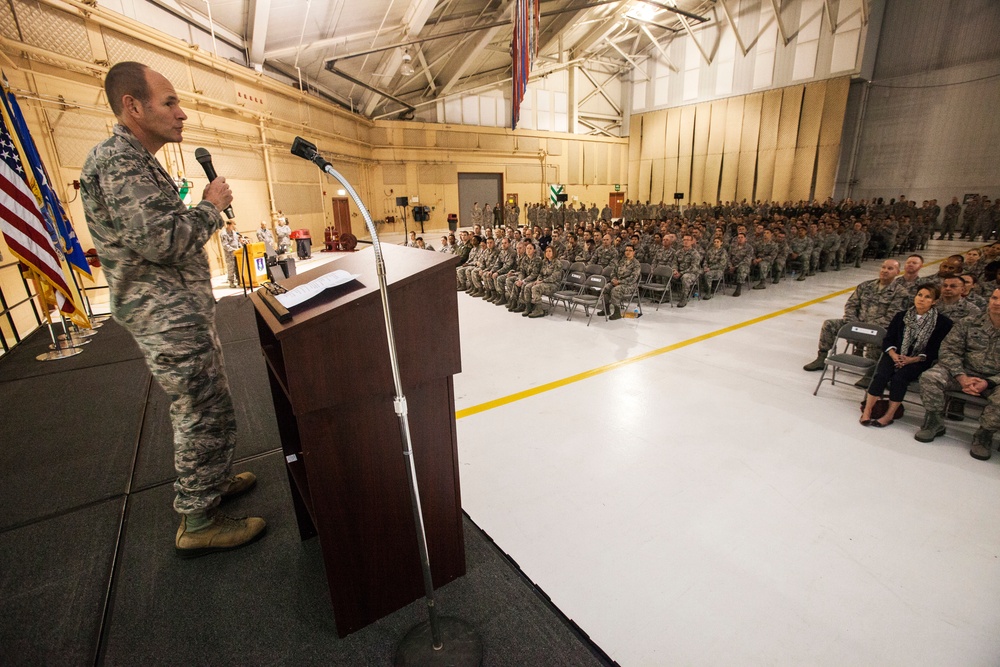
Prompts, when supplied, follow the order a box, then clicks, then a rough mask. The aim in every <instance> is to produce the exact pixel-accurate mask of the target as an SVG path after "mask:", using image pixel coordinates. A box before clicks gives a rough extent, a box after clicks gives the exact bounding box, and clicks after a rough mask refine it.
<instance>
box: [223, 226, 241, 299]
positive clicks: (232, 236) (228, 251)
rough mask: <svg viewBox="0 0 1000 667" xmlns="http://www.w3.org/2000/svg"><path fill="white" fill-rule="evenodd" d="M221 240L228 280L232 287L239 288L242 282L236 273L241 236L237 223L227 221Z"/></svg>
mask: <svg viewBox="0 0 1000 667" xmlns="http://www.w3.org/2000/svg"><path fill="white" fill-rule="evenodd" d="M219 240H220V241H221V242H222V258H223V259H224V260H226V278H227V279H228V280H229V286H230V287H239V286H240V281H239V279H238V275H237V272H236V255H234V254H233V253H235V252H237V251H238V250H239V249H240V248H241V247H242V245H243V244H242V243H240V234H239V232H237V231H236V221H235V220H227V221H226V228H225V229H223V230H222V231H221V232H219Z"/></svg>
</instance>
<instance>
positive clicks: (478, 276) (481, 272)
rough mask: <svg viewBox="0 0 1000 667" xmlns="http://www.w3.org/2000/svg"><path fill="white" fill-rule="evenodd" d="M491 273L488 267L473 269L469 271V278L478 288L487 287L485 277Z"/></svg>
mask: <svg viewBox="0 0 1000 667" xmlns="http://www.w3.org/2000/svg"><path fill="white" fill-rule="evenodd" d="M489 275H490V272H489V271H487V270H486V269H473V270H472V271H470V272H469V280H470V281H471V282H472V286H473V287H475V288H476V289H483V288H484V287H485V284H484V283H483V279H484V278H486V277H488V276H489Z"/></svg>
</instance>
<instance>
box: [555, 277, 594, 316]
mask: <svg viewBox="0 0 1000 667" xmlns="http://www.w3.org/2000/svg"><path fill="white" fill-rule="evenodd" d="M586 284H587V274H586V273H584V272H583V271H570V272H569V273H567V274H566V279H565V280H563V286H562V288H561V289H559V290H557V291H556V292H554V293H552V294H550V295H548V296H547V297H546V298H547V299H548V300H549V305H550V308H549V313H554V312H555V311H556V304H559V303H561V304H563V307H564V308H565V309H566V312H567V313H568V312H569V304H570V299H572V298H573V297H574V296H578V295H580V294H582V293H583V288H584V286H585V285H586Z"/></svg>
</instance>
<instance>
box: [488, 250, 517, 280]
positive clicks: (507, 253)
mask: <svg viewBox="0 0 1000 667" xmlns="http://www.w3.org/2000/svg"><path fill="white" fill-rule="evenodd" d="M516 264H517V251H516V250H513V249H511V248H508V249H506V250H504V249H503V248H501V249H500V252H499V253H497V261H496V264H495V265H494V266H493V269H492V270H493V271H495V272H497V273H498V274H501V275H503V274H505V273H507V272H508V271H511V270H513V268H514V267H515V266H516Z"/></svg>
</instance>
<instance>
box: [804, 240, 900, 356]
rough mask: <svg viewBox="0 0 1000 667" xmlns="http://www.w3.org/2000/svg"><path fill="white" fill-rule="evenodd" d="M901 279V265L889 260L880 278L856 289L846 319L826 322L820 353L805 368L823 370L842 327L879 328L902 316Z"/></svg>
mask: <svg viewBox="0 0 1000 667" xmlns="http://www.w3.org/2000/svg"><path fill="white" fill-rule="evenodd" d="M898 275H899V262H897V261H896V260H894V259H887V260H885V261H883V262H882V267H881V268H880V269H879V272H878V278H876V279H874V280H866V281H865V282H863V283H861V284H860V285H858V286H857V287H856V288H855V289H854V293H853V294H851V296H850V297H849V298H848V299H847V304H846V305H845V306H844V316H843V317H842V318H839V319H833V320H826V321H825V322H823V328H822V329H821V330H820V334H819V352H818V353H817V355H816V358H815V359H814V360H813V361H810V362H809V363H808V364H806V365H805V366H803V367H802V369H803V370H807V371H821V370H823V366H824V362H825V361H826V355H827V354H828V353H829V351H830V348H831V347H833V343H834V342H835V341H836V340H837V332H839V331H840V327H842V326H844V325H845V324H847V323H848V322H863V323H865V324H876V325H878V326H880V327H885V326H888V325H889V321H890V320H891V319H892V316H893V315H895V314H896V313H897V312H899V310H900V308H899V307H898V304H899V302H900V299H901V296H900V295H901V294H905V292H906V287H905V286H904V285H902V283H900V282H898V281H897V280H896V276H898Z"/></svg>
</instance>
